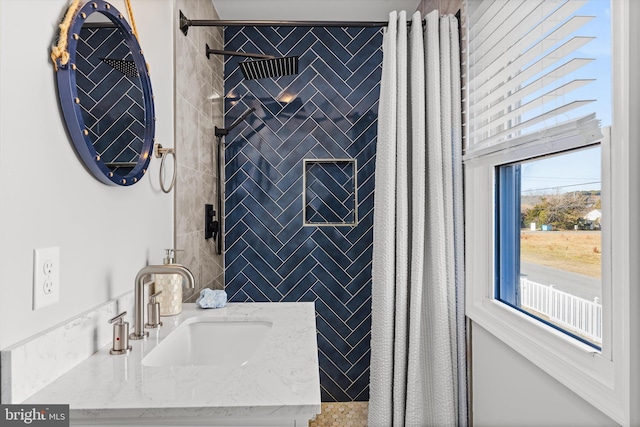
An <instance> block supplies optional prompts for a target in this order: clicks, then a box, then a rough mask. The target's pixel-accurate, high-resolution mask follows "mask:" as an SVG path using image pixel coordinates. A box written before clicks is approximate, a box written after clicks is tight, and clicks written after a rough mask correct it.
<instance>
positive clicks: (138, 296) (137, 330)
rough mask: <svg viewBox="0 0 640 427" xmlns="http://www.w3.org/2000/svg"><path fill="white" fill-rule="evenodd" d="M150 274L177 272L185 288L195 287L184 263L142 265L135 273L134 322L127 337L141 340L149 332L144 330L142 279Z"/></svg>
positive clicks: (194, 282) (143, 284)
mask: <svg viewBox="0 0 640 427" xmlns="http://www.w3.org/2000/svg"><path fill="white" fill-rule="evenodd" d="M152 274H179V275H180V276H182V286H183V287H185V288H191V289H193V288H195V286H196V280H195V279H194V278H193V274H191V271H189V269H188V268H187V267H185V266H184V265H180V264H164V265H148V266H146V267H143V268H142V269H141V270H140V271H139V272H138V274H137V275H136V284H135V290H134V293H135V306H134V311H135V313H134V315H135V324H134V329H133V332H132V333H131V334H129V338H130V339H132V340H142V339H145V338H146V337H147V336H149V332H146V331H145V330H144V286H145V285H146V283H144V279H145V278H146V277H148V276H150V275H152Z"/></svg>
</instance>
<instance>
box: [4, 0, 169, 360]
mask: <svg viewBox="0 0 640 427" xmlns="http://www.w3.org/2000/svg"><path fill="white" fill-rule="evenodd" d="M68 3H69V2H68V1H67V0H0V52H1V56H0V349H1V348H4V347H7V346H9V345H11V344H14V343H16V342H18V341H20V340H22V339H25V338H28V337H29V336H31V335H33V334H36V333H38V332H40V331H43V330H45V329H47V328H49V327H51V326H52V325H55V324H57V323H60V322H62V321H64V320H65V319H69V318H71V317H74V316H76V315H78V314H79V313H82V312H84V311H86V310H88V309H90V308H92V307H94V306H96V305H99V304H101V303H103V302H105V301H107V300H109V299H111V298H112V297H114V296H117V295H120V294H122V293H125V292H128V291H130V290H133V282H134V278H135V275H136V273H137V271H138V270H139V269H140V268H142V267H143V266H144V265H145V264H146V263H159V262H162V256H163V251H162V249H163V248H165V247H173V242H172V227H173V226H172V224H173V212H172V209H173V203H172V196H171V195H166V194H164V193H162V191H161V190H160V188H159V182H158V167H159V161H158V160H157V159H155V158H153V160H152V162H151V166H150V170H149V172H148V173H147V175H146V176H145V177H144V178H143V179H142V180H141V181H140V182H139V183H138V184H136V185H133V186H131V187H119V186H118V187H112V186H107V185H104V184H102V183H100V182H99V181H97V180H96V179H95V178H93V177H92V175H90V174H89V172H87V171H86V170H85V169H84V167H83V165H82V164H81V162H80V160H79V159H78V158H77V157H76V155H75V152H74V149H73V146H72V143H71V140H70V139H69V138H68V136H67V134H66V131H65V127H64V124H63V121H62V115H61V112H60V111H59V109H58V99H57V94H56V85H55V76H54V71H53V67H52V63H51V61H50V59H49V54H50V46H51V44H52V43H53V41H54V37H55V35H56V32H57V24H58V22H59V20H60V18H61V16H62V15H63V13H64V12H65V11H66V7H67V4H68ZM112 4H113V5H114V6H115V7H117V8H118V9H119V10H120V11H121V12H122V13H123V14H125V16H126V8H125V7H124V2H123V1H121V0H119V1H114V2H112ZM132 7H133V10H134V16H135V20H136V24H137V27H138V32H139V35H140V42H141V45H142V49H143V50H144V53H145V56H146V59H147V62H148V63H149V64H150V69H151V82H152V87H153V93H154V95H155V108H156V118H157V121H156V141H157V142H160V143H162V144H163V146H173V35H172V29H173V19H174V16H173V3H172V1H171V0H136V1H134V2H132ZM49 246H59V247H60V258H61V260H60V264H61V266H60V280H61V291H60V302H59V303H58V304H55V305H53V306H48V307H44V308H42V309H40V310H37V311H33V310H32V269H33V267H32V264H33V250H34V249H35V248H41V247H49ZM131 317H132V314H130V315H129V319H131Z"/></svg>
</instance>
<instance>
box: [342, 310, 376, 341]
mask: <svg viewBox="0 0 640 427" xmlns="http://www.w3.org/2000/svg"><path fill="white" fill-rule="evenodd" d="M363 322H366V323H367V324H368V325H371V300H370V299H368V300H367V301H365V302H364V303H363V304H362V305H361V306H360V308H358V309H357V310H356V311H355V312H354V313H353V315H352V316H351V317H350V318H349V319H347V325H348V326H349V327H350V328H351V329H353V333H352V334H351V335H350V336H349V337H348V338H347V340H348V341H349V343H350V344H351V345H353V346H355V345H356V344H357V343H359V342H360V341H361V340H362V339H363V338H364V337H366V336H367V335H368V333H369V331H368V329H369V328H366V329H365V328H358V326H360V325H362V324H363Z"/></svg>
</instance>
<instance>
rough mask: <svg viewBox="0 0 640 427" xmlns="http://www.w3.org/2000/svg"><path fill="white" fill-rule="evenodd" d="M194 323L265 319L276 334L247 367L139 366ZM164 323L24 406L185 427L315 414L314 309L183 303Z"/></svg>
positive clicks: (90, 361)
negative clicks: (192, 320)
mask: <svg viewBox="0 0 640 427" xmlns="http://www.w3.org/2000/svg"><path fill="white" fill-rule="evenodd" d="M195 316H211V317H214V318H217V319H225V318H226V319H230V320H231V319H232V320H238V319H247V320H250V319H259V320H269V321H271V322H273V327H272V328H271V330H270V331H269V333H268V336H267V337H266V339H265V341H264V343H263V347H262V349H261V351H259V352H258V353H256V355H255V357H254V358H252V360H251V362H250V363H247V364H246V365H244V366H216V365H207V366H172V367H157V366H143V365H142V363H141V361H142V359H143V358H144V357H145V356H146V355H147V354H148V353H149V352H150V351H151V350H153V349H154V348H155V347H156V346H157V345H158V344H159V343H160V342H161V341H162V340H163V339H164V338H165V337H166V336H167V335H168V334H170V333H171V332H172V331H173V330H174V329H175V328H176V327H177V326H178V325H179V324H181V323H182V322H183V321H185V320H186V319H188V318H191V317H195ZM162 321H163V323H164V325H163V327H161V328H159V329H155V330H154V329H150V330H149V329H148V331H149V335H150V336H149V338H147V339H146V340H144V341H133V340H132V341H130V344H131V345H132V347H133V350H132V351H131V352H130V353H129V354H128V355H110V354H109V349H110V347H111V346H110V345H108V346H106V347H104V348H102V349H100V350H99V351H98V352H97V353H95V354H94V355H92V356H91V357H89V358H87V359H86V360H85V361H83V362H81V363H80V364H79V365H78V366H76V367H75V368H73V369H71V370H70V371H69V372H67V373H66V374H64V375H62V376H61V377H60V378H58V379H56V380H55V381H54V382H52V383H51V384H49V385H48V386H46V387H45V388H43V389H42V390H40V391H38V392H37V393H36V394H34V395H32V396H31V397H30V398H29V399H28V400H27V401H26V402H24V403H33V404H69V405H70V410H71V419H72V420H82V419H87V420H90V419H93V420H95V419H103V420H107V419H128V420H131V419H136V420H139V421H141V422H150V423H156V424H157V421H158V420H159V419H162V420H164V421H169V422H170V421H171V420H179V421H180V423H182V424H183V425H184V424H186V423H187V422H188V421H189V420H190V419H193V420H197V419H202V418H209V419H212V418H222V419H224V418H231V417H240V418H247V419H259V418H261V417H267V416H269V417H280V418H283V419H285V418H297V419H303V418H305V417H306V418H307V419H308V418H310V417H312V416H313V415H315V414H317V413H319V412H320V379H319V371H318V354H317V341H316V327H315V310H314V305H313V303H273V302H270V303H229V304H228V305H227V306H226V307H224V308H219V309H201V308H199V307H197V306H196V305H195V304H184V309H183V311H182V313H181V314H179V315H176V316H172V317H163V318H162ZM131 330H132V329H131ZM61 344H62V345H64V344H63V343H61Z"/></svg>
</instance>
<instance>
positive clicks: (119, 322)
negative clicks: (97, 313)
mask: <svg viewBox="0 0 640 427" xmlns="http://www.w3.org/2000/svg"><path fill="white" fill-rule="evenodd" d="M126 315H127V312H126V311H123V312H122V313H120V314H118V315H117V316H116V317H114V318H113V319H110V320H109V324H110V325H111V324H112V323H116V322H117V323H116V324H117V325H122V322H124V316H126Z"/></svg>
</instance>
